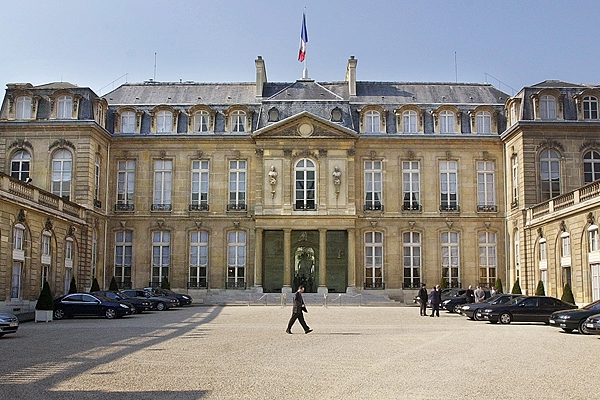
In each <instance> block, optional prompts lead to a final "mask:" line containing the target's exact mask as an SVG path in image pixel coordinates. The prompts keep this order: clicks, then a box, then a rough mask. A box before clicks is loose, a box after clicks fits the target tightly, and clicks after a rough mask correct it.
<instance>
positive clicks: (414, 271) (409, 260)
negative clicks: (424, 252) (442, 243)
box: [402, 232, 421, 288]
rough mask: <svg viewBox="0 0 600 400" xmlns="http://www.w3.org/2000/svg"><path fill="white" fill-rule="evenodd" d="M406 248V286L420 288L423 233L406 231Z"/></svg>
mask: <svg viewBox="0 0 600 400" xmlns="http://www.w3.org/2000/svg"><path fill="white" fill-rule="evenodd" d="M402 242H403V248H404V257H403V258H404V285H403V287H405V288H418V287H419V286H420V285H421V234H420V233H419V232H405V233H404V234H403V235H402Z"/></svg>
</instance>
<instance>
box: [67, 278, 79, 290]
mask: <svg viewBox="0 0 600 400" xmlns="http://www.w3.org/2000/svg"><path fill="white" fill-rule="evenodd" d="M77 292H78V290H77V284H76V283H75V277H72V278H71V284H70V285H69V294H71V293H77Z"/></svg>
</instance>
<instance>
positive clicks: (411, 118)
mask: <svg viewBox="0 0 600 400" xmlns="http://www.w3.org/2000/svg"><path fill="white" fill-rule="evenodd" d="M402 133H417V113H416V112H415V111H412V110H409V111H404V112H403V113H402Z"/></svg>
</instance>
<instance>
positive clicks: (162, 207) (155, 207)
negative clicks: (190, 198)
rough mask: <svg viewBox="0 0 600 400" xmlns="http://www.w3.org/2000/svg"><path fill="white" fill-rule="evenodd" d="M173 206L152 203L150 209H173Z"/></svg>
mask: <svg viewBox="0 0 600 400" xmlns="http://www.w3.org/2000/svg"><path fill="white" fill-rule="evenodd" d="M172 208H173V206H172V205H171V204H152V206H150V211H171V210H172Z"/></svg>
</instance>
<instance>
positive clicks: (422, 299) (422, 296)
mask: <svg viewBox="0 0 600 400" xmlns="http://www.w3.org/2000/svg"><path fill="white" fill-rule="evenodd" d="M417 297H418V298H419V305H420V306H421V316H422V317H425V316H427V286H426V285H425V284H422V285H421V289H420V290H419V294H418V295H417Z"/></svg>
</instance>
